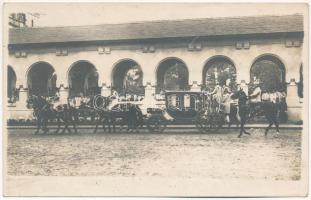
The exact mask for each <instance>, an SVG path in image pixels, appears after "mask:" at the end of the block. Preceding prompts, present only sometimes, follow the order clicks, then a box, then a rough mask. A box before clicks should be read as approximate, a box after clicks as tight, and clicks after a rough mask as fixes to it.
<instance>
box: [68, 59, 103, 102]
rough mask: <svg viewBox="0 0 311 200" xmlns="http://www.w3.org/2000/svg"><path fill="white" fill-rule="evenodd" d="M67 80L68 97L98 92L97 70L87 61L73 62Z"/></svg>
mask: <svg viewBox="0 0 311 200" xmlns="http://www.w3.org/2000/svg"><path fill="white" fill-rule="evenodd" d="M68 81H69V96H70V97H77V96H80V97H82V96H89V95H96V94H100V88H99V87H98V72H97V70H96V68H95V66H94V65H93V64H91V63H90V62H88V61H78V62H76V63H74V64H73V65H72V66H71V68H70V70H69V74H68Z"/></svg>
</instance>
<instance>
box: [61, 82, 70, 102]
mask: <svg viewBox="0 0 311 200" xmlns="http://www.w3.org/2000/svg"><path fill="white" fill-rule="evenodd" d="M68 97H69V88H68V87H64V85H63V84H60V88H59V102H60V103H61V104H67V103H68Z"/></svg>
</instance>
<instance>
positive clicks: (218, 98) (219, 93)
mask: <svg viewBox="0 0 311 200" xmlns="http://www.w3.org/2000/svg"><path fill="white" fill-rule="evenodd" d="M209 94H210V95H212V100H213V102H214V106H216V107H215V110H216V112H219V111H220V106H221V104H222V98H223V88H222V87H221V85H220V84H219V81H217V80H216V86H215V88H214V90H213V91H212V92H211V93H209Z"/></svg>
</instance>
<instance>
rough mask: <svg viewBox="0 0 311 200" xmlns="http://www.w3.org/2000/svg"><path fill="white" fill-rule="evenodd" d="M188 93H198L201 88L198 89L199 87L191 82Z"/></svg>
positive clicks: (194, 82) (195, 82)
mask: <svg viewBox="0 0 311 200" xmlns="http://www.w3.org/2000/svg"><path fill="white" fill-rule="evenodd" d="M190 91H193V92H200V91H201V87H200V85H198V82H197V81H193V82H192V85H191V88H190Z"/></svg>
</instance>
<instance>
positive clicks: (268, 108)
mask: <svg viewBox="0 0 311 200" xmlns="http://www.w3.org/2000/svg"><path fill="white" fill-rule="evenodd" d="M231 98H232V99H238V107H237V108H238V109H237V114H238V116H239V118H240V134H239V136H238V137H241V136H242V134H243V133H245V134H248V135H250V133H249V132H247V131H246V130H245V128H244V126H245V124H246V122H247V121H248V120H249V119H250V117H255V116H256V112H262V113H263V115H264V116H265V117H266V119H267V120H268V122H269V125H268V127H267V128H266V129H265V136H266V135H267V134H268V132H269V130H270V128H271V126H272V125H273V124H274V125H275V127H276V131H277V134H278V133H279V121H278V111H279V105H278V104H277V103H276V102H271V101H264V102H262V103H261V104H260V108H259V109H257V110H253V109H251V106H250V103H249V97H248V96H247V95H246V93H245V92H244V91H243V90H242V89H240V90H238V91H237V92H235V93H234V94H233V95H232V96H231ZM230 115H231V114H230ZM233 115H234V114H233Z"/></svg>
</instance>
